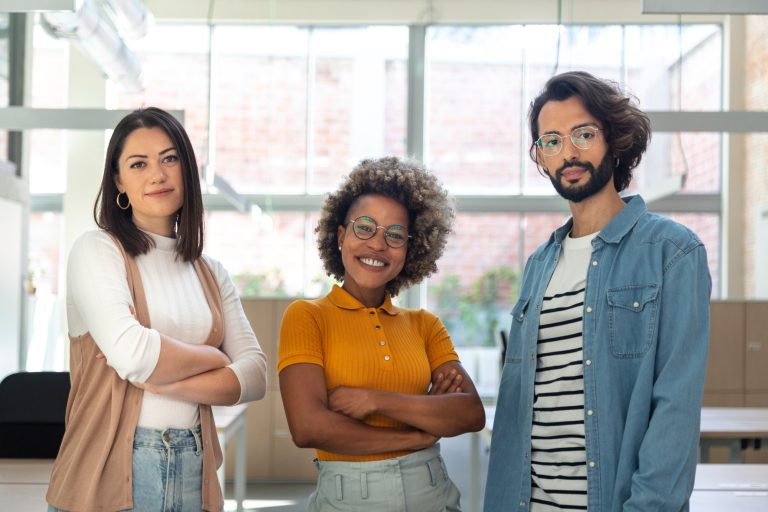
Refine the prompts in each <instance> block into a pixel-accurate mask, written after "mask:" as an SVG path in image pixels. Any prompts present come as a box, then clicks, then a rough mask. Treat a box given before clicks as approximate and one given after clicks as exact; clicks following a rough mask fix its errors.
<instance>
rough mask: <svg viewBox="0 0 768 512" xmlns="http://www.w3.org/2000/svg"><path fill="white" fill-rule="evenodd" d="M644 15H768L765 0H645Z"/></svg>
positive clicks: (767, 4) (767, 5)
mask: <svg viewBox="0 0 768 512" xmlns="http://www.w3.org/2000/svg"><path fill="white" fill-rule="evenodd" d="M642 12H643V14H768V2H766V1H765V0H728V1H726V2H724V1H723V0H643V7H642Z"/></svg>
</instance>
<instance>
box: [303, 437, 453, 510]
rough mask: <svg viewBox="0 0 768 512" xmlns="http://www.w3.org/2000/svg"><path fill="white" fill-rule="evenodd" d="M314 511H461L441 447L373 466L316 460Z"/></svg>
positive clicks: (369, 463) (384, 461)
mask: <svg viewBox="0 0 768 512" xmlns="http://www.w3.org/2000/svg"><path fill="white" fill-rule="evenodd" d="M315 465H317V468H318V469H319V470H320V476H319V478H318V480H317V489H315V492H313V493H312V495H311V496H310V497H309V504H308V506H307V510H308V511H309V512H329V511H342V512H361V511H365V512H443V511H447V512H461V507H460V505H459V500H460V497H461V496H460V494H459V490H458V489H457V488H456V486H455V485H454V484H453V482H452V481H451V479H450V478H449V477H448V471H447V470H446V469H445V462H443V458H442V457H441V456H440V446H439V445H437V444H436V445H435V446H432V447H430V448H427V449H426V450H421V451H418V452H414V453H411V454H408V455H404V456H402V457H396V458H393V459H387V460H378V461H373V462H338V461H327V462H324V461H316V462H315Z"/></svg>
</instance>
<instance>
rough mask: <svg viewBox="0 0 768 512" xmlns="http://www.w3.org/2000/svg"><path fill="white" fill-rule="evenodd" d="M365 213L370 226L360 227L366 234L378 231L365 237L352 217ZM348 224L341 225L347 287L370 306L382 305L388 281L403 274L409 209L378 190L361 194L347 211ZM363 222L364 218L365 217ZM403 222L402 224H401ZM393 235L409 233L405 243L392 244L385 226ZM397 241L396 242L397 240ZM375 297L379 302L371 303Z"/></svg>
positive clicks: (340, 231) (340, 238) (339, 240)
mask: <svg viewBox="0 0 768 512" xmlns="http://www.w3.org/2000/svg"><path fill="white" fill-rule="evenodd" d="M361 217H364V219H363V220H365V221H366V226H368V228H369V229H367V230H365V229H364V230H361V231H359V232H360V233H361V234H362V236H367V234H368V233H370V232H371V229H370V227H371V226H378V228H376V227H374V228H373V230H375V233H374V234H373V236H371V237H370V238H369V239H367V240H361V239H360V238H359V237H358V236H357V235H356V234H355V232H354V229H353V225H352V221H354V220H355V219H358V218H361ZM344 220H345V222H346V224H345V225H344V226H339V230H338V242H339V246H340V247H341V260H342V262H343V263H344V289H346V290H347V291H348V292H350V293H351V294H352V295H354V296H355V297H356V298H357V299H359V300H361V301H362V302H363V303H364V304H365V305H366V306H369V307H372V306H378V305H379V304H380V300H381V299H383V294H384V291H385V289H386V286H387V283H388V282H390V281H391V280H392V279H394V278H395V277H397V275H398V274H400V271H401V270H402V269H403V265H404V264H405V255H406V253H407V251H408V243H407V230H408V211H407V210H406V209H405V207H404V206H403V205H402V204H400V203H399V202H397V201H395V200H394V199H391V198H389V197H386V196H381V195H378V194H367V195H364V196H360V198H358V199H357V200H356V201H355V202H354V203H353V204H352V207H351V208H350V209H349V211H348V212H347V217H346V219H344ZM361 224H362V221H361ZM398 226H399V228H398ZM388 228H389V229H390V231H389V233H390V235H389V236H390V237H392V235H394V236H395V237H399V236H405V238H406V241H405V244H404V245H403V246H402V247H390V245H389V244H388V243H387V241H386V240H385V230H386V229H388ZM394 245H396V243H394ZM364 298H371V299H372V300H373V301H374V302H378V303H377V304H367V303H366V300H363V299H364Z"/></svg>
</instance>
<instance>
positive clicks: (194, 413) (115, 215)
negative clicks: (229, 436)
mask: <svg viewBox="0 0 768 512" xmlns="http://www.w3.org/2000/svg"><path fill="white" fill-rule="evenodd" d="M94 217H95V219H96V223H97V224H98V226H99V228H101V229H99V230H96V231H91V232H87V233H85V234H83V235H82V236H81V237H80V238H79V239H78V240H77V241H76V242H75V244H74V246H73V248H72V251H71V252H70V256H69V265H68V268H67V320H68V324H69V332H70V372H71V381H72V388H71V392H70V395H69V400H68V403H67V418H66V431H65V433H64V439H63V441H62V444H61V449H60V450H59V455H58V457H57V459H56V462H55V464H54V468H53V473H52V475H51V481H50V485H49V490H48V495H47V501H48V503H49V504H50V505H49V510H66V511H73V512H74V511H93V510H101V511H105V512H107V511H117V510H136V511H143V512H148V511H154V510H158V511H159V510H184V511H187V510H201V509H202V510H208V511H218V510H221V509H222V507H223V499H222V495H221V488H220V487H219V482H218V479H217V477H216V468H217V467H218V466H219V464H220V463H221V448H220V446H219V444H218V440H217V436H216V431H215V426H214V423H213V415H212V413H211V407H210V406H211V405H232V404H235V403H241V402H248V401H252V400H258V399H260V398H262V397H263V396H264V393H265V390H266V358H265V356H264V353H263V352H262V350H261V348H260V347H259V343H258V341H257V340H256V337H255V335H254V333H253V330H252V329H251V326H250V325H249V323H248V320H247V319H246V317H245V314H244V313H243V309H242V306H241V304H240V300H239V298H238V297H237V294H236V292H235V289H234V286H233V285H232V282H231V280H230V279H229V275H228V274H227V271H226V270H225V269H224V268H223V267H222V266H221V264H220V263H219V262H217V261H215V260H213V259H211V258H209V257H207V256H205V255H203V254H202V248H203V203H202V194H201V191H200V182H199V179H198V175H197V163H196V161H195V155H194V152H193V150H192V145H191V144H190V141H189V138H188V136H187V134H186V132H185V131H184V128H183V127H182V126H181V124H180V123H179V122H178V121H177V120H176V119H175V118H174V117H173V116H171V115H170V114H169V113H168V112H165V111H163V110H160V109H157V108H145V109H140V110H136V111H134V112H132V113H131V114H128V115H127V116H126V117H124V118H123V119H122V120H121V121H120V123H119V124H118V125H117V127H116V128H115V131H114V132H113V134H112V138H111V139H110V141H109V146H108V147H107V156H106V162H105V165H104V174H103V178H102V183H101V189H100V191H99V193H98V195H97V198H96V204H95V206H94Z"/></svg>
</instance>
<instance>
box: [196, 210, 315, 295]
mask: <svg viewBox="0 0 768 512" xmlns="http://www.w3.org/2000/svg"><path fill="white" fill-rule="evenodd" d="M316 222H317V218H316V215H309V214H306V213H301V212H288V213H287V212H262V213H261V214H260V215H257V216H251V215H248V214H241V213H236V212H222V211H213V212H210V211H209V212H208V214H207V218H206V240H205V252H206V253H207V254H210V255H211V256H212V257H214V258H216V259H218V260H219V261H221V262H222V264H223V265H224V267H225V268H226V269H227V270H228V271H229V274H230V277H231V278H232V281H233V282H234V284H235V288H236V289H237V290H238V293H239V294H240V295H241V296H245V297H250V296H256V297H301V296H309V297H315V296H319V295H321V294H322V293H323V292H324V291H326V290H327V289H329V288H330V285H329V284H328V282H327V279H326V278H325V275H324V272H322V270H321V269H322V264H321V263H320V259H319V257H318V256H317V249H316V245H315V241H314V225H315V223H316Z"/></svg>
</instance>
